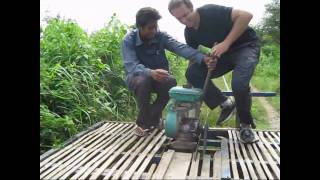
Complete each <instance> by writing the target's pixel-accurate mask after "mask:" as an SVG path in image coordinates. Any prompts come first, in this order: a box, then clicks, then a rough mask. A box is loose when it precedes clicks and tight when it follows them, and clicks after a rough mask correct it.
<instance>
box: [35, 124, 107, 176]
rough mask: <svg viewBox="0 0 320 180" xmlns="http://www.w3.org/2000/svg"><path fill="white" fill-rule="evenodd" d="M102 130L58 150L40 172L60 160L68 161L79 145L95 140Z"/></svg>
mask: <svg viewBox="0 0 320 180" xmlns="http://www.w3.org/2000/svg"><path fill="white" fill-rule="evenodd" d="M110 128H111V127H110ZM99 130H101V129H99ZM107 130H108V129H107ZM101 131H103V130H101ZM101 131H97V132H95V133H93V134H92V136H87V137H86V138H84V139H83V140H81V139H79V140H80V141H81V142H79V143H77V141H76V142H74V143H73V144H70V145H69V146H67V147H65V148H63V149H61V150H60V151H59V152H57V153H56V154H54V155H53V156H50V157H48V158H47V159H46V160H50V162H47V163H46V164H45V165H44V166H43V167H42V168H40V174H41V173H42V172H43V171H44V170H46V169H47V168H49V167H51V166H52V164H54V163H57V162H58V161H66V160H67V159H69V158H71V157H72V156H73V155H74V151H79V147H84V145H85V144H86V143H88V142H91V141H93V140H92V138H94V137H97V136H99V132H101ZM52 158H54V159H52ZM46 160H45V161H46Z"/></svg>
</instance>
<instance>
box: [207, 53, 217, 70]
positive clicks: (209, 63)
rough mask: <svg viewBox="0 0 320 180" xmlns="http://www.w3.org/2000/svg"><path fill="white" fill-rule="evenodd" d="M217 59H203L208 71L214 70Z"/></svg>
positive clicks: (209, 57)
mask: <svg viewBox="0 0 320 180" xmlns="http://www.w3.org/2000/svg"><path fill="white" fill-rule="evenodd" d="M217 61H218V59H217V58H216V57H212V56H205V57H204V62H205V63H206V65H207V66H208V69H209V70H214V69H215V68H216V65H217Z"/></svg>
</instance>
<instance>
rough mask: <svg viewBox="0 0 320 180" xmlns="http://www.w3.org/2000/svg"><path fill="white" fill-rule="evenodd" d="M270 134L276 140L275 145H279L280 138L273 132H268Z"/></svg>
mask: <svg viewBox="0 0 320 180" xmlns="http://www.w3.org/2000/svg"><path fill="white" fill-rule="evenodd" d="M270 134H271V135H272V136H273V137H274V138H275V139H276V140H277V143H278V144H280V138H279V137H278V135H277V134H276V133H275V132H270Z"/></svg>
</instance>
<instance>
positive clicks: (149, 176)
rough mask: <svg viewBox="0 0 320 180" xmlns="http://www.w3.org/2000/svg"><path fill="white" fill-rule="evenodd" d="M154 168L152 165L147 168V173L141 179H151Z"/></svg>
mask: <svg viewBox="0 0 320 180" xmlns="http://www.w3.org/2000/svg"><path fill="white" fill-rule="evenodd" d="M156 167H157V164H152V165H151V166H150V168H149V171H148V173H147V174H146V176H145V177H144V178H143V179H151V177H152V175H153V173H154V170H156ZM141 178H142V177H141Z"/></svg>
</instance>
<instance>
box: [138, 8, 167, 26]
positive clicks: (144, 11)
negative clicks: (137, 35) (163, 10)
mask: <svg viewBox="0 0 320 180" xmlns="http://www.w3.org/2000/svg"><path fill="white" fill-rule="evenodd" d="M159 19H161V16H160V14H159V12H158V11H157V10H156V9H154V8H152V7H144V8H141V9H140V10H139V11H138V12H137V15H136V26H137V27H143V26H145V25H147V24H148V23H150V22H154V21H157V20H159Z"/></svg>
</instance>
